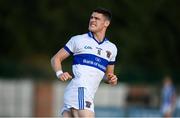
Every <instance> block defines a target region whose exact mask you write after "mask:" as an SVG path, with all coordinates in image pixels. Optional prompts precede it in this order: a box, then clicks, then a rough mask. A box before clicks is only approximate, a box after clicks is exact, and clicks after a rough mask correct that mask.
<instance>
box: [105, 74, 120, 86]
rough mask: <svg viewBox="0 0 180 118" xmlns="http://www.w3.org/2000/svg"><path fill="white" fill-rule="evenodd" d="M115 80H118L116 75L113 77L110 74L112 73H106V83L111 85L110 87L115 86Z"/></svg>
mask: <svg viewBox="0 0 180 118" xmlns="http://www.w3.org/2000/svg"><path fill="white" fill-rule="evenodd" d="M117 80H118V78H117V76H116V75H114V74H112V73H108V75H107V81H108V83H109V84H111V85H113V86H114V85H117Z"/></svg>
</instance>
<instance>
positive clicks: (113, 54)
mask: <svg viewBox="0 0 180 118" xmlns="http://www.w3.org/2000/svg"><path fill="white" fill-rule="evenodd" d="M116 56H117V48H116V46H115V47H114V49H113V52H112V56H111V58H110V60H109V63H108V65H114V64H115V62H116Z"/></svg>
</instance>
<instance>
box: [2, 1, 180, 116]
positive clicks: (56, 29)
mask: <svg viewBox="0 0 180 118" xmlns="http://www.w3.org/2000/svg"><path fill="white" fill-rule="evenodd" d="M99 6H100V7H105V8H107V9H109V10H111V12H112V14H113V18H112V23H111V26H110V27H109V29H108V31H107V37H108V38H109V39H110V40H111V41H112V42H113V43H115V44H116V45H117V48H118V56H117V63H116V69H115V72H116V74H117V75H118V78H119V84H118V86H116V87H111V86H109V85H106V84H103V83H102V84H101V85H100V88H99V90H98V92H97V94H96V98H95V106H96V107H95V111H96V116H114V117H115V116H117V117H118V116H122V117H123V116H126V117H133V116H145V117H148V116H149V117H152V116H161V113H160V105H161V101H162V99H161V90H162V86H163V85H162V80H163V77H164V75H171V77H172V79H173V83H174V86H175V88H176V94H177V100H176V101H177V103H176V112H175V113H174V116H180V114H178V110H179V109H180V93H179V92H180V87H179V84H180V53H179V52H180V47H179V44H180V22H179V21H180V14H179V12H180V1H179V0H148V1H146V0H139V1H129V0H116V1H115V0H85V1H82V0H74V1H72V0H71V1H70V0H1V1H0V116H58V115H59V111H60V108H61V105H62V98H63V91H64V88H65V86H66V84H67V83H63V82H60V81H58V80H57V79H56V76H55V73H54V72H53V70H52V68H51V65H50V59H51V57H52V56H53V55H54V54H55V53H56V52H57V51H58V50H59V49H60V48H61V47H62V46H64V44H65V43H66V42H67V41H68V40H69V38H70V37H71V36H73V35H77V34H82V33H86V32H88V30H87V28H88V22H89V17H90V14H91V11H92V10H93V9H94V8H96V7H99ZM71 64H72V57H70V58H68V59H67V60H66V61H64V62H63V70H64V71H69V72H71V73H72V71H71ZM178 102H179V103H178Z"/></svg>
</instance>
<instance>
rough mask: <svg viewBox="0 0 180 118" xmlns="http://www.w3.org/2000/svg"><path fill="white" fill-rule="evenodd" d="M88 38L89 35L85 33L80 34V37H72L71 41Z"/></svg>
mask: <svg viewBox="0 0 180 118" xmlns="http://www.w3.org/2000/svg"><path fill="white" fill-rule="evenodd" d="M87 36H88V34H87V33H84V34H78V35H74V36H72V37H71V39H72V38H73V39H82V38H85V37H87Z"/></svg>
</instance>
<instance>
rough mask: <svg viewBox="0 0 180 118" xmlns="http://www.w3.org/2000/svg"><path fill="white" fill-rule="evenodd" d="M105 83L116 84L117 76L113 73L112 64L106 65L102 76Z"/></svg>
mask: <svg viewBox="0 0 180 118" xmlns="http://www.w3.org/2000/svg"><path fill="white" fill-rule="evenodd" d="M104 80H105V83H107V84H111V85H113V86H114V85H117V82H118V78H117V76H116V75H115V74H114V65H108V66H107V69H106V73H105V76H104Z"/></svg>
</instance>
